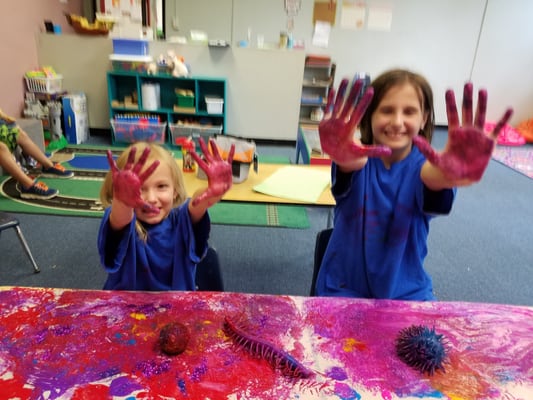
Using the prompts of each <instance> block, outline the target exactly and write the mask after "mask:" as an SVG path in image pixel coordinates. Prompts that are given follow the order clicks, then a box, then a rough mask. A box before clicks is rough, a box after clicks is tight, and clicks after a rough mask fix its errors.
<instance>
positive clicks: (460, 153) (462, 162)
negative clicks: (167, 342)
mask: <svg viewBox="0 0 533 400" xmlns="http://www.w3.org/2000/svg"><path fill="white" fill-rule="evenodd" d="M472 98H473V85H472V84H471V83H467V84H465V86H464V92H463V106H462V122H463V125H462V126H461V125H460V123H459V116H458V112H457V106H456V103H455V95H454V92H453V91H452V90H448V91H446V113H447V115H448V142H447V143H446V148H445V149H444V151H443V152H442V153H437V152H436V151H435V150H434V149H433V148H432V147H431V145H430V144H429V143H428V142H427V141H426V140H425V138H423V137H422V136H417V137H415V138H414V139H413V141H414V144H415V145H416V146H417V147H418V148H419V149H420V151H421V152H422V153H423V154H424V155H425V156H426V158H427V159H428V161H429V162H430V163H431V164H433V165H435V166H436V167H437V168H439V169H440V170H441V171H442V173H443V174H444V175H445V176H446V177H447V178H448V179H450V180H452V181H457V182H461V181H466V182H477V181H479V180H481V177H482V176H483V173H484V172H485V169H486V168H487V165H488V163H489V161H490V157H491V155H492V151H493V150H494V145H495V143H496V139H497V138H498V135H499V134H500V132H501V130H502V128H503V127H504V126H505V124H507V122H508V121H509V119H510V118H511V115H512V114H513V110H512V109H510V108H509V109H507V111H505V113H504V115H503V116H502V117H501V118H500V120H499V121H498V123H497V124H496V126H495V127H494V129H493V131H492V132H489V133H488V134H486V133H485V132H484V130H483V127H484V125H485V116H486V112H487V91H486V90H484V89H481V90H480V91H479V94H478V104H477V109H476V115H475V117H474V116H473V105H472V104H473V99H472Z"/></svg>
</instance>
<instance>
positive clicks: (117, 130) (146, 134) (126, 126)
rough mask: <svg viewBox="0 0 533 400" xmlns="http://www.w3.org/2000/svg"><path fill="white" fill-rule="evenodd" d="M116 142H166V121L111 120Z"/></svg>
mask: <svg viewBox="0 0 533 400" xmlns="http://www.w3.org/2000/svg"><path fill="white" fill-rule="evenodd" d="M111 127H112V128H113V137H114V141H115V142H120V143H135V142H139V141H144V142H155V143H165V134H166V130H167V123H166V122H162V123H161V122H151V121H149V120H148V119H145V120H139V121H135V120H132V121H128V120H120V119H117V120H111Z"/></svg>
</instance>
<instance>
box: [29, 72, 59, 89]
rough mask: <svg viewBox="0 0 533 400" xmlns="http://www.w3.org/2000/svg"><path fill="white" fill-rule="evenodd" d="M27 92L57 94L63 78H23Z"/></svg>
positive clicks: (57, 76)
mask: <svg viewBox="0 0 533 400" xmlns="http://www.w3.org/2000/svg"><path fill="white" fill-rule="evenodd" d="M24 79H25V80H26V86H27V88H28V92H33V93H59V92H61V89H62V86H63V76H62V75H56V76H33V77H29V76H25V77H24Z"/></svg>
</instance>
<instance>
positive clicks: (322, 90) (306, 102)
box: [299, 57, 336, 124]
mask: <svg viewBox="0 0 533 400" xmlns="http://www.w3.org/2000/svg"><path fill="white" fill-rule="evenodd" d="M335 68H336V65H335V64H334V63H332V62H331V61H329V60H328V61H321V62H319V63H317V64H314V63H313V62H312V61H311V59H310V57H307V58H306V63H305V66H304V77H303V82H302V96H301V100H300V118H299V121H300V123H301V124H318V123H319V122H320V121H319V120H318V119H316V120H315V119H312V118H311V115H312V113H313V111H314V110H316V109H318V108H320V109H322V111H324V107H325V106H326V103H327V99H328V93H329V91H330V90H331V88H332V86H333V81H334V79H335Z"/></svg>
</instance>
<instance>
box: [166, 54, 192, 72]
mask: <svg viewBox="0 0 533 400" xmlns="http://www.w3.org/2000/svg"><path fill="white" fill-rule="evenodd" d="M168 56H169V57H168V58H169V60H170V61H169V65H170V66H171V70H172V76H175V77H180V76H189V69H188V68H187V66H186V65H185V62H184V61H185V60H184V58H183V57H178V56H177V55H176V54H175V53H174V52H173V51H169V52H168Z"/></svg>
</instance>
